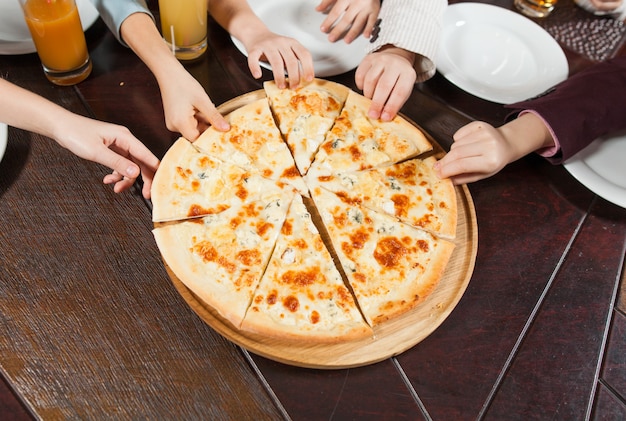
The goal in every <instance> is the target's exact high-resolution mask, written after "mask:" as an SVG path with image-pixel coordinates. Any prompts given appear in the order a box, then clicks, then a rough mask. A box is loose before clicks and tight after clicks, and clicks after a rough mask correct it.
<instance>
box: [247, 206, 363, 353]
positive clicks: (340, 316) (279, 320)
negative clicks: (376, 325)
mask: <svg viewBox="0 0 626 421" xmlns="http://www.w3.org/2000/svg"><path fill="white" fill-rule="evenodd" d="M241 328H242V329H243V330H247V331H250V332H254V333H257V334H260V335H263V336H264V337H273V338H282V339H292V340H293V339H306V340H310V341H314V342H316V343H322V342H339V341H346V340H351V339H356V338H361V337H365V336H367V335H371V334H372V331H371V329H370V328H369V326H368V325H367V324H366V323H365V322H364V321H363V317H362V316H361V313H360V312H359V310H358V308H357V306H356V304H355V302H354V299H353V297H352V295H351V293H350V291H349V290H348V288H347V287H346V286H345V284H344V281H343V279H342V278H341V275H340V273H339V271H338V270H337V268H336V266H335V263H334V261H333V259H332V257H331V255H330V253H329V251H328V249H327V248H326V245H325V244H324V242H323V240H322V237H321V236H320V233H319V231H318V230H317V228H316V227H315V225H314V224H313V221H312V220H311V214H310V213H309V212H308V210H307V208H306V206H305V205H304V203H303V202H302V198H301V197H300V196H297V197H296V198H295V199H294V200H293V202H292V204H291V207H290V209H289V213H288V214H287V219H286V220H285V223H284V224H283V228H282V230H281V235H280V237H279V238H278V241H277V243H276V248H275V249H274V253H273V254H272V258H271V260H270V262H269V265H268V266H267V270H266V271H265V274H264V275H263V278H262V279H261V282H260V283H259V286H258V288H257V290H256V292H255V294H254V298H253V299H252V304H251V306H250V308H249V309H248V312H247V313H246V317H245V319H244V321H243V323H242V325H241Z"/></svg>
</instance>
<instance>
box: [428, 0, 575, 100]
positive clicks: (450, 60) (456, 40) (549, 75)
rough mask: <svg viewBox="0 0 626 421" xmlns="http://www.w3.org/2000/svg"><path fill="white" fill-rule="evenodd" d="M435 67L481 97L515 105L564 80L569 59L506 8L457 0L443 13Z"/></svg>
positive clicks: (530, 23) (538, 30)
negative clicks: (458, 0)
mask: <svg viewBox="0 0 626 421" xmlns="http://www.w3.org/2000/svg"><path fill="white" fill-rule="evenodd" d="M443 21H444V25H443V33H442V38H441V44H440V48H439V54H438V57H437V70H438V71H439V72H440V73H441V74H442V75H443V76H444V77H445V78H446V79H448V80H449V81H450V82H452V83H454V84H455V85H457V86H458V87H459V88H461V89H463V90H464V91H466V92H469V93H470V94H472V95H475V96H477V97H479V98H482V99H486V100H488V101H492V102H497V103H500V104H511V103H514V102H518V101H522V100H525V99H528V98H532V97H534V96H536V95H539V94H541V93H543V92H544V91H546V90H547V89H548V88H550V87H552V86H554V85H555V84H557V83H559V82H561V81H563V80H565V79H566V78H567V75H568V73H569V68H568V64H567V59H566V57H565V54H564V53H563V50H562V49H561V47H560V46H559V44H558V43H557V42H556V41H555V40H554V38H552V37H551V36H550V34H548V33H547V32H546V31H545V30H544V29H543V28H542V27H540V26H539V25H537V24H536V23H535V22H533V21H531V20H530V19H527V18H526V17H524V16H522V15H520V14H518V13H515V12H512V11H511V10H507V9H504V8H502V7H498V6H493V5H489V4H483V3H457V4H452V5H450V6H448V8H447V9H446V12H445V14H444V20H443Z"/></svg>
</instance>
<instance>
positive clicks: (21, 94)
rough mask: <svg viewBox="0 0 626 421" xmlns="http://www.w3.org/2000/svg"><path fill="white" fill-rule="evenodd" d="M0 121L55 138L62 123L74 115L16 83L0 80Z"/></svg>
mask: <svg viewBox="0 0 626 421" xmlns="http://www.w3.org/2000/svg"><path fill="white" fill-rule="evenodd" d="M0 93H1V94H0V120H1V121H3V122H4V123H6V124H8V125H9V126H13V127H17V128H20V129H23V130H27V131H30V132H33V133H38V134H41V135H43V136H46V137H49V138H52V139H55V140H58V139H59V136H60V135H61V133H62V131H63V125H66V124H68V120H72V119H74V118H80V117H79V116H78V115H76V114H73V113H71V112H70V111H68V110H66V109H64V108H62V107H60V106H59V105H57V104H54V103H53V102H51V101H48V100H47V99H45V98H43V97H41V96H39V95H37V94H34V93H32V92H30V91H28V90H26V89H23V88H20V87H19V86H16V85H13V84H12V83H10V82H7V81H6V80H4V79H0Z"/></svg>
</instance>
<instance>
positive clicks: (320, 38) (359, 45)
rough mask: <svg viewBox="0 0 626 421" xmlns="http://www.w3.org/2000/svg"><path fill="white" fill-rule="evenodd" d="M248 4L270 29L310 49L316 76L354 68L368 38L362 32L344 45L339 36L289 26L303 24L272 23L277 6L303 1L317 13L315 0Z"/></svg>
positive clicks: (252, 1)
mask: <svg viewBox="0 0 626 421" xmlns="http://www.w3.org/2000/svg"><path fill="white" fill-rule="evenodd" d="M248 4H249V5H250V7H251V8H252V10H253V11H254V12H255V13H256V15H257V16H258V17H259V18H260V19H261V20H262V21H263V23H264V24H265V25H267V27H268V28H270V29H271V30H272V31H274V32H276V33H278V34H280V35H283V36H287V37H291V38H295V39H296V40H298V41H299V42H300V43H301V44H302V45H304V46H305V47H306V48H308V49H309V51H311V53H312V54H313V56H314V57H313V58H314V60H313V61H314V63H313V65H314V67H315V76H317V77H328V76H335V75H338V74H342V73H345V72H348V71H350V70H352V69H354V68H356V67H357V66H358V65H359V63H360V62H361V61H362V60H363V58H364V57H365V55H366V48H367V43H368V42H369V40H367V39H366V38H364V37H362V36H360V37H359V38H357V39H356V40H354V41H352V43H351V44H349V45H347V44H346V43H345V42H344V41H342V40H340V41H337V42H336V43H331V42H330V41H328V40H327V39H326V34H323V33H322V32H321V31H318V32H315V33H310V32H306V31H304V30H302V31H297V30H296V31H292V30H291V29H293V28H297V29H302V27H303V26H305V25H302V26H301V25H289V29H285V28H281V27H278V28H276V26H275V25H273V22H272V20H271V19H272V17H273V15H272V14H271V11H272V10H275V9H277V8H281V9H284V10H288V9H287V8H289V7H292V8H293V7H303V5H305V6H306V7H310V8H311V11H312V13H319V12H315V7H316V6H317V5H318V4H319V0H250V1H248ZM318 20H319V24H321V23H322V21H323V17H322V15H321V13H320V16H319V19H318ZM317 28H319V25H317ZM231 40H232V41H233V43H234V44H235V47H237V49H238V50H239V51H240V52H241V53H242V54H243V55H244V56H246V57H248V53H247V51H246V49H245V47H244V46H243V44H242V43H241V41H239V40H238V39H237V38H235V37H233V36H231ZM313 44H314V45H313ZM325 44H327V45H325ZM322 45H324V47H322ZM319 48H321V49H323V51H324V54H326V55H325V56H324V57H323V59H320V60H316V59H315V50H316V49H319ZM261 66H263V67H264V68H266V69H268V70H271V67H270V65H269V64H268V63H265V62H261Z"/></svg>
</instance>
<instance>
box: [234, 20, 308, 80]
mask: <svg viewBox="0 0 626 421" xmlns="http://www.w3.org/2000/svg"><path fill="white" fill-rule="evenodd" d="M244 45H245V47H246V51H247V52H248V67H249V68H250V72H251V73H252V76H254V78H255V79H259V78H260V77H261V76H262V72H261V64H260V62H261V61H266V62H268V63H269V65H270V66H271V68H272V72H273V73H274V80H275V81H276V84H277V85H278V86H279V87H280V88H285V87H287V84H286V76H288V78H289V87H290V88H296V87H298V86H299V85H300V84H301V83H303V82H310V81H311V80H313V78H314V77H315V72H314V70H313V58H312V56H311V53H310V52H309V50H307V49H306V48H305V47H304V46H303V45H302V44H300V43H299V42H298V41H296V40H295V39H293V38H289V37H284V36H282V35H277V34H275V33H273V32H271V31H263V32H262V34H259V35H257V36H256V37H254V38H252V39H251V40H250V41H249V42H247V43H245V42H244Z"/></svg>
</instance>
